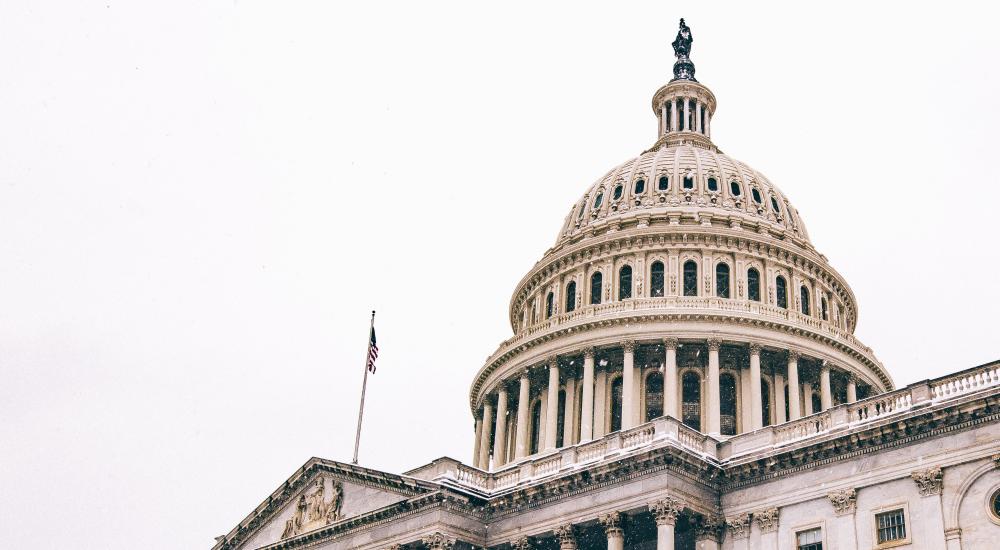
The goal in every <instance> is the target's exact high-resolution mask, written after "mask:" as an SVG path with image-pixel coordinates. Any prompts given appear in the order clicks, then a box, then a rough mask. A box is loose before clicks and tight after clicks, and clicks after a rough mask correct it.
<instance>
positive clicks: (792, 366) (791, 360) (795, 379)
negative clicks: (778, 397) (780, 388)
mask: <svg viewBox="0 0 1000 550" xmlns="http://www.w3.org/2000/svg"><path fill="white" fill-rule="evenodd" d="M800 418H802V409H801V408H800V407H799V352H797V351H794V350H793V351H789V352H788V420H789V421H792V420H798V419H800Z"/></svg>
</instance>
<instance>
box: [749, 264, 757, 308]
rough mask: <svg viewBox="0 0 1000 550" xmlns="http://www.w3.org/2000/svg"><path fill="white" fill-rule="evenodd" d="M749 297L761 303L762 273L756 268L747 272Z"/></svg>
mask: <svg viewBox="0 0 1000 550" xmlns="http://www.w3.org/2000/svg"><path fill="white" fill-rule="evenodd" d="M747 296H748V297H749V298H750V299H751V300H753V301H755V302H759V301H760V272H759V271H757V270H756V269H754V268H752V267H751V268H750V269H748V270H747Z"/></svg>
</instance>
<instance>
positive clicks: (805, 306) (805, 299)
mask: <svg viewBox="0 0 1000 550" xmlns="http://www.w3.org/2000/svg"><path fill="white" fill-rule="evenodd" d="M799 297H800V299H801V300H800V301H801V302H802V315H809V311H810V310H809V289H808V288H806V287H802V288H800V289H799Z"/></svg>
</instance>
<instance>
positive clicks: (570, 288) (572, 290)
mask: <svg viewBox="0 0 1000 550" xmlns="http://www.w3.org/2000/svg"><path fill="white" fill-rule="evenodd" d="M575 309H576V281H570V282H569V284H568V285H566V313H570V312H571V311H573V310H575Z"/></svg>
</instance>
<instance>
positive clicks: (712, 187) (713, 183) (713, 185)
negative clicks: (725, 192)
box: [708, 178, 719, 191]
mask: <svg viewBox="0 0 1000 550" xmlns="http://www.w3.org/2000/svg"><path fill="white" fill-rule="evenodd" d="M708 190H709V191H718V190H719V182H718V181H717V180H716V179H715V178H708Z"/></svg>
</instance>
